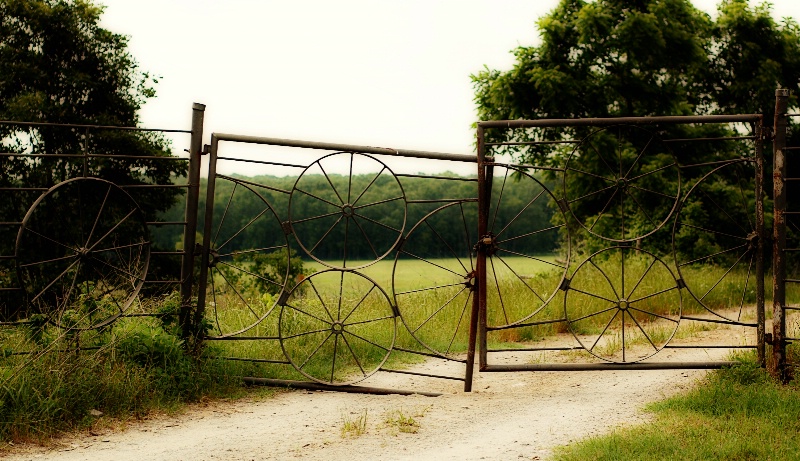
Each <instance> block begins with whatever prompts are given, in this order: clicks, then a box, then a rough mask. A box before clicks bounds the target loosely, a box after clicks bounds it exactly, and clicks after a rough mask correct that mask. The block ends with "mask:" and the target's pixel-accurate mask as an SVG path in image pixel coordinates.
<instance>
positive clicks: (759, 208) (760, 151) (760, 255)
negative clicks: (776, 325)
mask: <svg viewBox="0 0 800 461" xmlns="http://www.w3.org/2000/svg"><path fill="white" fill-rule="evenodd" d="M755 128H756V133H757V138H756V143H755V150H756V152H755V157H756V178H755V179H756V184H755V196H756V197H755V198H756V233H757V237H758V238H757V240H756V275H757V278H756V324H757V325H758V326H757V327H756V353H757V354H758V363H759V365H760V366H761V367H762V368H764V367H766V365H767V358H766V353H765V350H766V346H765V341H764V340H765V333H766V327H765V324H766V315H765V312H764V238H765V237H766V235H765V230H764V142H765V141H766V140H767V138H766V136H764V134H765V131H764V120H759V121H758V122H757V123H756V126H755Z"/></svg>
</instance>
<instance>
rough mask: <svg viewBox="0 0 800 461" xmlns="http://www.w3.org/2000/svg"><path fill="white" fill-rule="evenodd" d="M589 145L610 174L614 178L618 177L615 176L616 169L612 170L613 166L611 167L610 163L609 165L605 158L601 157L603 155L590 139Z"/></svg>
mask: <svg viewBox="0 0 800 461" xmlns="http://www.w3.org/2000/svg"><path fill="white" fill-rule="evenodd" d="M589 147H591V148H592V149H593V150H594V152H595V153H596V154H597V158H599V159H600V160H601V161H602V162H603V164H604V165H605V166H606V168H608V171H610V172H611V176H613V177H615V178H618V177H619V176H617V171H616V170H614V169H613V168H611V165H609V164H608V162H606V159H605V158H603V156H602V155H601V154H600V151H599V150H597V147H595V145H594V143H593V142H592V141H589Z"/></svg>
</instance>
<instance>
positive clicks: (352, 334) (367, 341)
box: [343, 330, 389, 352]
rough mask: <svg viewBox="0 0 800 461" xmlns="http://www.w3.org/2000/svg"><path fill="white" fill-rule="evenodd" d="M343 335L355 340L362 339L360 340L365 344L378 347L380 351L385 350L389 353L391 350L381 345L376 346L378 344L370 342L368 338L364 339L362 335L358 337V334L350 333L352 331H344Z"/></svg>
mask: <svg viewBox="0 0 800 461" xmlns="http://www.w3.org/2000/svg"><path fill="white" fill-rule="evenodd" d="M343 334H347V335H350V336H353V337H354V338H358V339H360V340H362V341H364V342H365V343H367V344H372V345H373V346H375V347H377V348H378V349H383V350H385V351H386V352H389V348H387V347H384V346H381V345H380V344H376V343H374V342H372V341H370V340H369V339H367V338H364V337H363V336H361V335H357V334H355V333H353V332H352V331H350V330H344V333H343Z"/></svg>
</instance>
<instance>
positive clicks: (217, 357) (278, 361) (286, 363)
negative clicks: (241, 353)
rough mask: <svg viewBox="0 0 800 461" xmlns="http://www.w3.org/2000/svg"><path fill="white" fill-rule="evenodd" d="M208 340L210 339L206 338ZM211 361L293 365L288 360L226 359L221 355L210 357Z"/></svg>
mask: <svg viewBox="0 0 800 461" xmlns="http://www.w3.org/2000/svg"><path fill="white" fill-rule="evenodd" d="M206 339H208V338H206ZM208 358H210V359H218V360H230V361H231V362H254V363H275V364H278V365H291V364H292V363H291V362H289V361H288V360H273V359H251V358H248V357H225V356H219V355H212V356H209V357H208Z"/></svg>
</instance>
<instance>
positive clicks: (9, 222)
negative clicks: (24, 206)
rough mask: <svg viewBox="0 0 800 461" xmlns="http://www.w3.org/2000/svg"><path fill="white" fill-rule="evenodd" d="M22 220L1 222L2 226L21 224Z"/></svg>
mask: <svg viewBox="0 0 800 461" xmlns="http://www.w3.org/2000/svg"><path fill="white" fill-rule="evenodd" d="M21 225H22V221H6V222H0V226H21Z"/></svg>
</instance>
